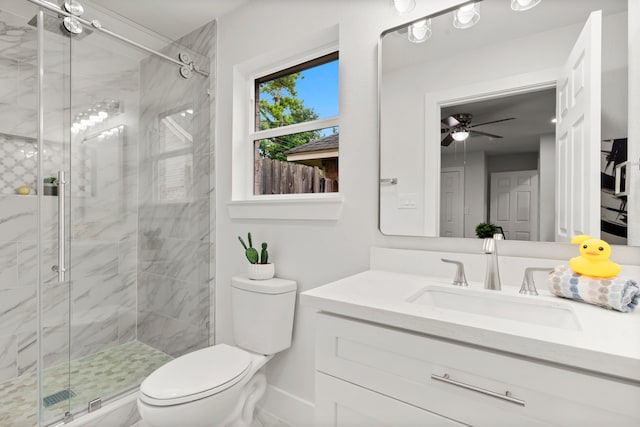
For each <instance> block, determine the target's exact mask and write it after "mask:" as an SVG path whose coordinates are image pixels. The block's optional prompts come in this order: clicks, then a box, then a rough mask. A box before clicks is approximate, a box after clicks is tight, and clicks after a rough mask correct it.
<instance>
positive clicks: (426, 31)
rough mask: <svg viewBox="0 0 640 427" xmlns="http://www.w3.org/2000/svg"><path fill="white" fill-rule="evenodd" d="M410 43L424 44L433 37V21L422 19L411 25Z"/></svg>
mask: <svg viewBox="0 0 640 427" xmlns="http://www.w3.org/2000/svg"><path fill="white" fill-rule="evenodd" d="M408 36H409V41H410V42H412V43H422V42H424V41H426V40H427V39H428V38H429V37H431V19H422V20H420V21H418V22H414V23H413V24H411V25H409V32H408Z"/></svg>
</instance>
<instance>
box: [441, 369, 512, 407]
mask: <svg viewBox="0 0 640 427" xmlns="http://www.w3.org/2000/svg"><path fill="white" fill-rule="evenodd" d="M431 379H433V380H436V381H442V382H444V383H447V384H451V385H455V386H458V387H462V388H466V389H467V390H472V391H477V392H478V393H482V394H486V395H487V396H491V397H496V398H498V399H502V400H506V401H507V402H511V403H515V404H516V405H522V406H524V400H521V399H516V398H515V397H513V396H512V395H511V392H510V391H506V392H505V393H504V394H500V393H496V392H495V391H491V390H487V389H486V388H482V387H477V386H475V385H471V384H467V383H463V382H460V381H456V380H452V379H451V377H450V376H449V374H444V375H442V376H440V375H436V374H431Z"/></svg>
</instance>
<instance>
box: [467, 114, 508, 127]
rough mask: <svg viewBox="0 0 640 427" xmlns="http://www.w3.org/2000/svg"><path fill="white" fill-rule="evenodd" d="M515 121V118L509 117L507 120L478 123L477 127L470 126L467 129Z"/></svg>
mask: <svg viewBox="0 0 640 427" xmlns="http://www.w3.org/2000/svg"><path fill="white" fill-rule="evenodd" d="M515 119H516V118H515V117H509V118H508V119H500V120H493V121H490V122H484V123H478V124H477V125H472V126H467V127H469V128H475V127H478V126H483V125H489V124H491V123H499V122H506V121H507V120H515Z"/></svg>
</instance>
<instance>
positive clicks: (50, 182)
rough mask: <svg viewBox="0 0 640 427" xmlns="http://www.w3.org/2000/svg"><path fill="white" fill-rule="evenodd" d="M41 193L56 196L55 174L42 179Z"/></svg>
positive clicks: (56, 181) (56, 182) (56, 179)
mask: <svg viewBox="0 0 640 427" xmlns="http://www.w3.org/2000/svg"><path fill="white" fill-rule="evenodd" d="M42 194H44V195H45V196H57V195H58V178H56V177H55V176H49V177H47V178H45V179H44V183H43V187H42Z"/></svg>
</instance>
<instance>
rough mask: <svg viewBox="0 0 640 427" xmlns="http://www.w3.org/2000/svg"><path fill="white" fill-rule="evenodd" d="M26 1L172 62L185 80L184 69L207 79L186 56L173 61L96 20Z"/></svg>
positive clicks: (41, 1) (37, 1)
mask: <svg viewBox="0 0 640 427" xmlns="http://www.w3.org/2000/svg"><path fill="white" fill-rule="evenodd" d="M27 1H28V2H29V3H33V4H35V5H36V6H40V7H42V8H44V9H47V10H50V11H52V12H55V13H58V14H61V15H64V16H69V17H72V18H74V19H76V20H78V22H80V23H81V24H82V25H84V26H86V27H91V28H92V29H94V30H96V31H99V32H101V33H103V34H106V35H108V36H111V37H113V38H116V39H118V40H120V41H122V42H125V43H127V44H130V45H132V46H135V47H137V48H138V49H141V50H144V51H145V52H147V53H150V54H152V55H155V56H158V57H160V58H163V59H165V60H167V61H170V62H173V63H174V64H176V65H179V66H180V69H181V72H180V73H181V75H182V76H183V77H185V78H187V77H186V76H185V74H184V71H183V70H184V69H185V67H186V70H189V71H194V72H196V73H198V74H200V75H202V76H204V77H209V73H208V72H207V71H204V70H201V69H200V67H198V66H197V65H195V64H194V63H193V61H191V59H190V58H189V56H188V55H184V56H185V61H182V58H181V57H182V55H179V59H174V58H172V57H170V56H167V55H165V54H164V53H161V52H158V51H157V50H154V49H151V48H150V47H147V46H145V45H142V44H140V43H137V42H135V41H133V40H130V39H128V38H126V37H124V36H121V35H120V34H118V33H114V32H113V31H109V30H107V29H106V28H104V27H103V26H102V24H101V23H100V21H98V20H97V19H94V20H91V21H89V20H87V19H84V18H81V17H79V16H76V15H73V14H71V13H69V12H67V11H66V10H64V9H63V8H61V7H60V6H58V5H56V4H53V3H49V2H48V1H45V0H27ZM187 61H188V62H187Z"/></svg>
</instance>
